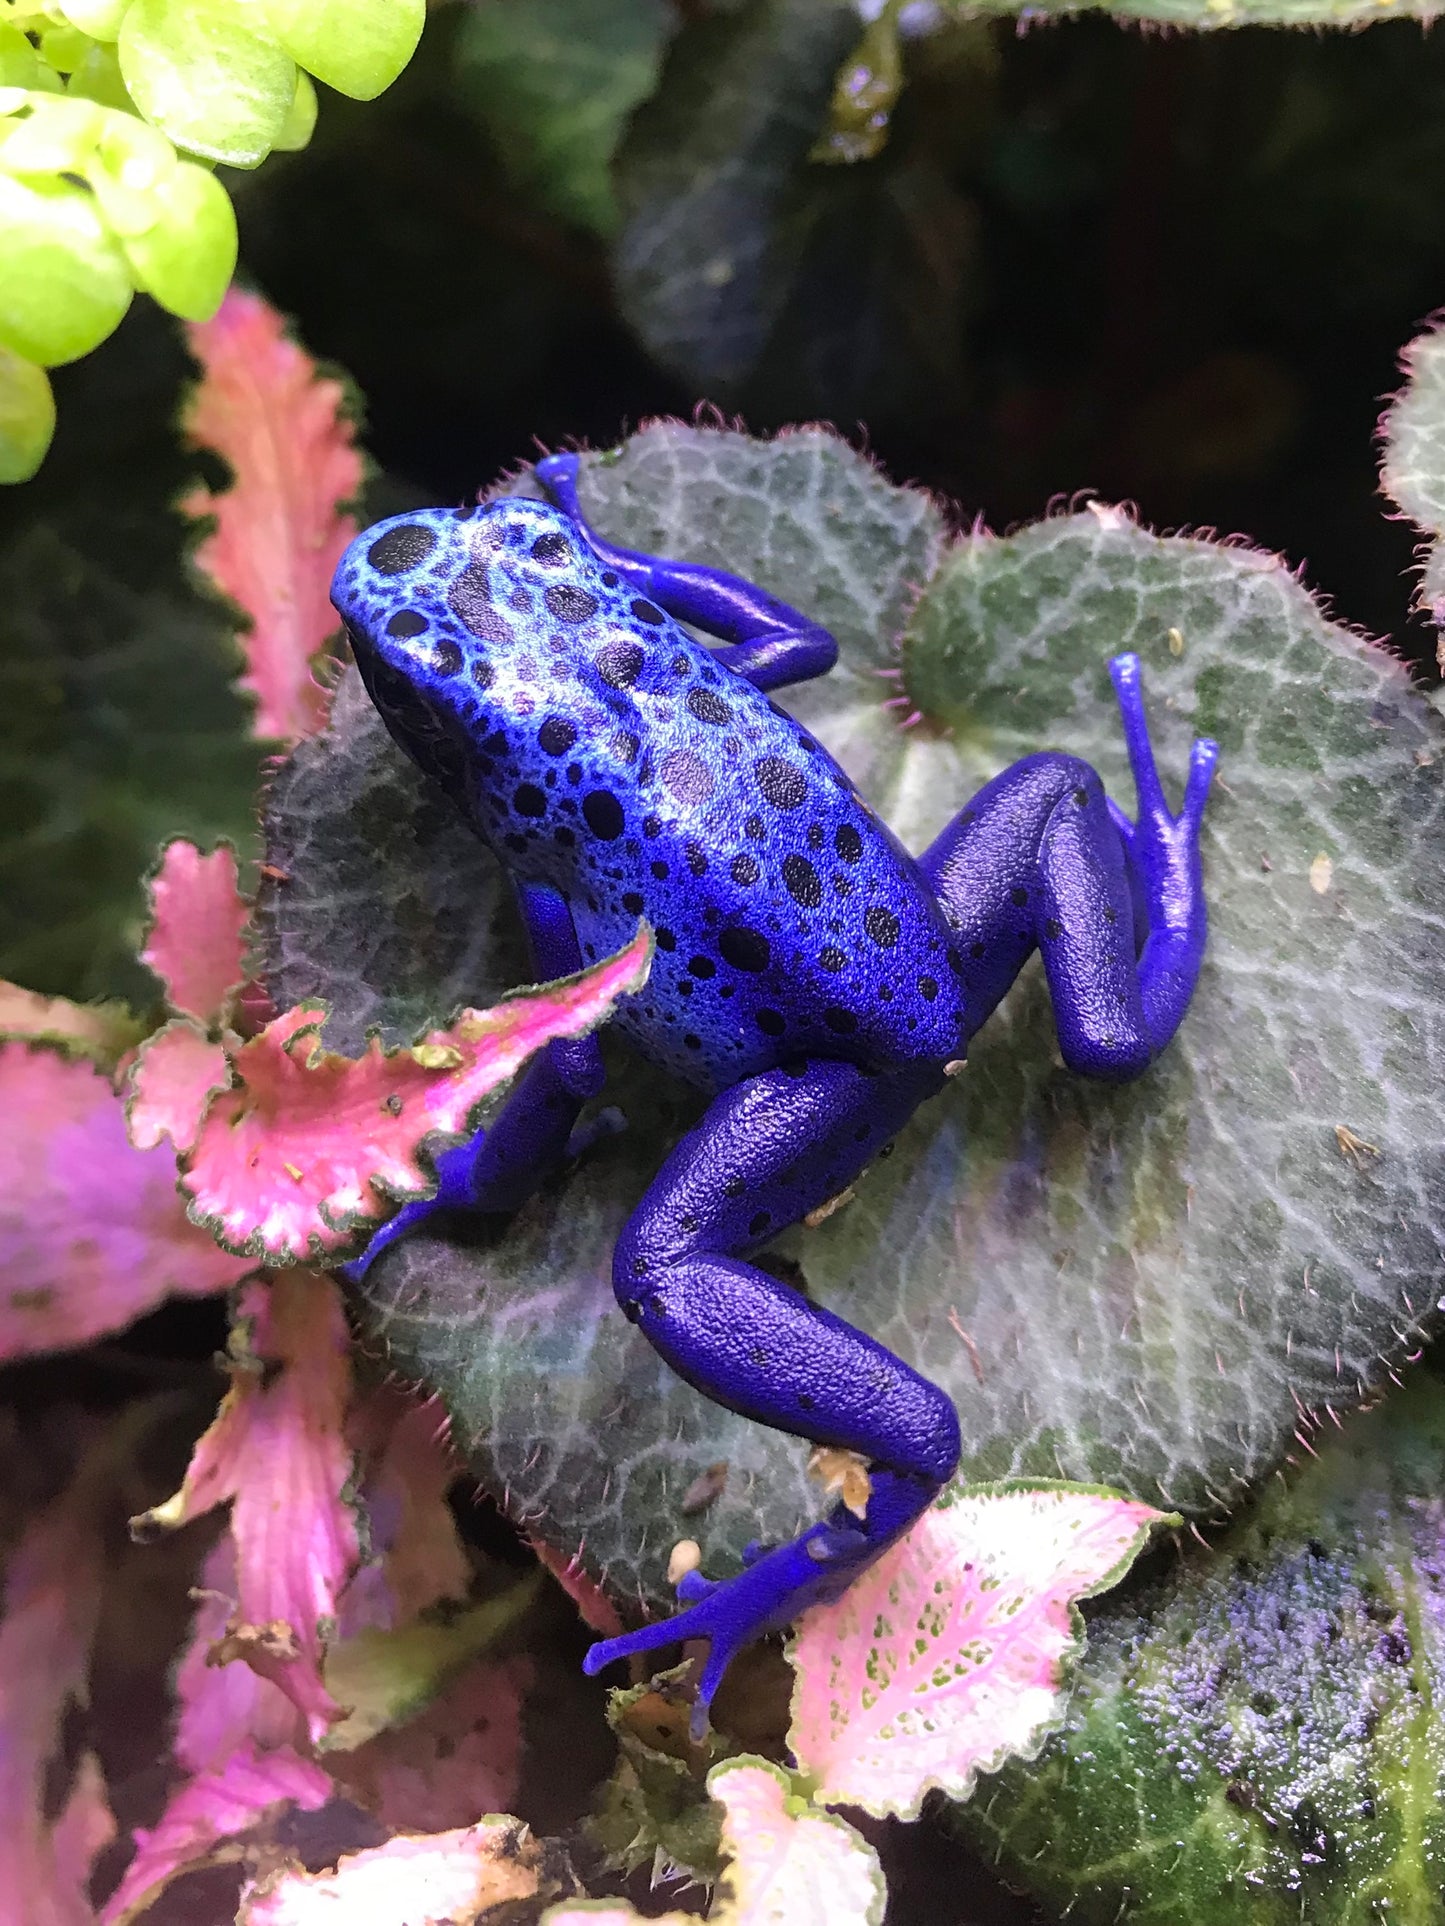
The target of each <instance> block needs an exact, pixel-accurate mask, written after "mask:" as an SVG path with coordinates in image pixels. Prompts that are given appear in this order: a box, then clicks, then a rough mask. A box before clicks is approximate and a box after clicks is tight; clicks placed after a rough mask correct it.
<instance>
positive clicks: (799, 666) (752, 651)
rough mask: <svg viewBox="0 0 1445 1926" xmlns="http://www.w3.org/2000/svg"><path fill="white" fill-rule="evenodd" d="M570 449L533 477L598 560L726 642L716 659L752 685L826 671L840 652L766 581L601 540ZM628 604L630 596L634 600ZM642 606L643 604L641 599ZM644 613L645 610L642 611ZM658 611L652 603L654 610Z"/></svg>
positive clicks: (773, 684) (777, 684) (776, 685)
mask: <svg viewBox="0 0 1445 1926" xmlns="http://www.w3.org/2000/svg"><path fill="white" fill-rule="evenodd" d="M578 466H579V464H578V460H577V457H576V455H548V456H547V457H546V458H545V459H544V460H542V461H539V462H538V463H537V479H538V481H539V482H541V484H542V486H543V487H544V488H545V489H546V490H547V492H548V494H549V495H551V497H552V499H553V501H555V502H556V504H557V506H558V507H559V508H560V509H561V510H562V512H563V513H564V514H565V515H569V516H570V517H571V518H572V520H573V521H574V522H575V523H576V524H577V526H578V528H579V529H580V530H581V531H582V533H583V534H584V535H585V536H586V538H587V541H588V543H589V544H590V545H591V547H592V549H593V550H594V551H595V553H596V554H597V556H598V558H599V560H601V561H602V562H604V563H605V564H606V565H607V567H608V568H613V569H616V571H617V573H618V574H619V575H620V576H622V578H623V580H624V581H626V582H627V583H628V584H629V585H630V586H631V587H633V588H635V589H637V590H638V591H639V592H640V593H641V594H642V595H643V596H646V597H647V598H649V599H650V600H651V601H653V602H656V603H657V604H659V606H661V607H662V608H664V609H666V610H667V613H668V614H669V615H671V616H675V617H676V619H677V620H678V621H679V622H690V623H691V624H692V625H693V627H694V628H699V629H702V630H704V631H705V632H706V633H707V634H708V635H715V636H717V637H718V638H719V639H720V640H721V641H724V642H727V643H730V644H731V645H732V646H731V647H730V648H726V649H719V650H718V652H717V659H718V661H719V662H723V663H725V664H726V665H727V667H728V668H730V669H731V670H733V672H734V673H735V674H736V675H741V676H745V677H746V678H747V680H748V681H749V682H751V683H752V684H753V686H754V687H755V688H758V689H781V688H784V687H786V685H787V684H788V683H790V682H806V681H807V680H809V678H810V677H812V676H817V675H826V674H827V672H828V670H829V669H831V668H832V667H833V665H834V663H835V662H836V661H837V660H838V644H837V643H836V642H835V641H834V640H833V637H832V636H831V635H830V634H829V633H828V631H827V629H825V628H820V627H819V625H818V624H817V623H816V622H810V621H809V620H808V618H807V616H805V615H800V614H799V612H798V611H797V609H794V608H790V607H789V606H788V604H787V603H786V602H780V601H779V600H778V599H777V597H776V596H773V595H769V594H768V593H767V591H766V590H765V589H760V588H758V587H757V586H756V585H755V584H754V583H752V582H745V581H744V580H743V579H742V577H741V576H738V575H729V574H727V573H726V571H725V570H723V569H720V568H704V567H703V565H702V564H701V563H700V562H673V561H667V560H665V559H664V558H663V557H662V556H659V555H644V554H642V553H641V552H640V551H639V550H637V549H631V548H618V547H616V546H615V545H614V544H613V543H611V542H608V541H604V540H603V538H602V537H601V536H600V535H599V534H597V532H596V530H595V529H593V528H592V527H591V525H590V524H589V523H588V521H587V518H586V517H585V516H584V515H583V513H582V504H581V503H580V502H579V501H578V499H577V472H578ZM633 606H634V610H635V609H636V606H637V605H636V604H634V605H633ZM642 606H643V608H644V609H645V608H646V606H647V604H646V602H644V603H643V605H642ZM641 619H642V620H644V621H645V620H646V619H647V618H646V616H645V615H644V616H642V617H641ZM653 619H654V620H655V619H656V611H654V613H653Z"/></svg>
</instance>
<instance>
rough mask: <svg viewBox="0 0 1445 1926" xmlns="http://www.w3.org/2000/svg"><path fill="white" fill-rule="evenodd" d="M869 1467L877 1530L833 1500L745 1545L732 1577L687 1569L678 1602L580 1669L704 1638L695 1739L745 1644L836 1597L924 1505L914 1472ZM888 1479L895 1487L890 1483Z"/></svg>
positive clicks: (600, 1647) (598, 1648) (596, 1649)
mask: <svg viewBox="0 0 1445 1926" xmlns="http://www.w3.org/2000/svg"><path fill="white" fill-rule="evenodd" d="M873 1475H874V1486H875V1494H876V1495H877V1496H878V1497H879V1498H880V1499H881V1503H880V1505H879V1507H878V1509H879V1513H880V1523H881V1524H882V1525H883V1529H882V1530H881V1531H877V1530H875V1531H870V1530H869V1529H868V1528H867V1527H866V1526H865V1525H864V1524H862V1523H860V1521H859V1520H858V1519H857V1518H856V1517H854V1515H853V1514H852V1513H851V1512H849V1511H847V1510H846V1509H845V1508H844V1507H842V1506H839V1507H837V1509H835V1510H834V1512H833V1513H832V1515H831V1516H830V1517H829V1518H828V1519H827V1520H826V1521H825V1522H824V1523H822V1524H819V1525H813V1526H812V1527H810V1529H809V1530H807V1531H805V1532H804V1533H803V1534H802V1535H801V1536H800V1537H798V1538H795V1539H793V1540H792V1541H791V1542H790V1543H788V1544H786V1545H778V1546H775V1547H774V1548H773V1549H772V1550H771V1551H758V1548H757V1547H754V1546H749V1548H748V1549H749V1551H758V1555H757V1556H756V1557H755V1558H753V1559H752V1560H751V1561H749V1562H748V1563H746V1564H745V1566H744V1569H743V1570H742V1571H740V1572H738V1573H736V1574H735V1576H733V1577H732V1578H724V1579H709V1578H704V1577H703V1575H702V1573H701V1572H688V1573H687V1574H686V1576H685V1577H684V1578H683V1579H682V1580H681V1582H680V1583H679V1584H678V1587H677V1594H678V1597H679V1598H680V1599H681V1600H682V1602H683V1604H684V1606H685V1607H686V1609H685V1610H683V1611H681V1612H678V1613H677V1614H676V1616H675V1617H673V1618H666V1619H659V1620H658V1621H657V1622H656V1623H655V1624H652V1625H644V1626H643V1627H642V1628H641V1629H640V1630H639V1631H636V1632H625V1633H623V1634H622V1635H621V1636H620V1637H618V1638H609V1639H603V1640H602V1641H601V1642H600V1643H598V1644H596V1645H594V1646H593V1647H592V1648H591V1650H590V1651H589V1652H588V1654H587V1656H586V1658H585V1659H584V1660H583V1661H582V1668H583V1670H584V1671H585V1672H587V1673H588V1674H589V1675H592V1674H595V1673H597V1672H600V1671H601V1670H602V1669H603V1667H604V1666H607V1665H611V1664H612V1663H613V1661H614V1660H615V1659H623V1658H633V1657H635V1656H637V1655H638V1654H640V1653H643V1652H655V1651H657V1650H659V1649H660V1648H661V1647H662V1646H666V1645H677V1644H680V1643H682V1642H683V1641H684V1640H687V1639H694V1638H702V1639H706V1640H707V1641H708V1648H709V1649H708V1655H707V1661H706V1663H705V1664H704V1666H703V1668H702V1672H701V1675H700V1676H699V1679H698V1683H697V1701H696V1703H695V1705H694V1706H693V1711H692V1722H691V1729H692V1736H693V1738H694V1739H701V1738H702V1736H703V1734H704V1733H705V1732H706V1730H707V1722H708V1708H709V1706H710V1705H711V1703H712V1700H713V1695H714V1694H715V1693H716V1691H717V1689H718V1686H719V1685H720V1684H721V1683H722V1678H723V1674H724V1673H725V1672H726V1671H727V1668H728V1666H729V1664H730V1663H731V1662H732V1660H733V1659H734V1658H735V1657H736V1656H737V1654H738V1653H739V1652H740V1651H742V1649H743V1648H744V1646H747V1645H751V1644H752V1643H753V1641H754V1639H758V1638H761V1637H762V1636H763V1635H764V1634H765V1633H767V1632H780V1631H782V1630H783V1629H784V1627H785V1626H787V1625H790V1624H791V1623H792V1621H793V1620H794V1619H795V1618H797V1617H798V1615H799V1614H800V1613H802V1612H805V1611H807V1610H808V1608H809V1607H810V1606H813V1605H822V1604H826V1603H829V1602H830V1601H832V1600H834V1599H838V1598H841V1597H842V1595H843V1593H844V1592H845V1591H847V1589H848V1587H849V1585H850V1584H851V1583H852V1582H853V1580H854V1579H855V1578H856V1577H857V1576H858V1574H859V1573H860V1572H861V1571H863V1570H864V1569H866V1567H867V1566H869V1565H871V1564H872V1563H873V1561H874V1559H875V1558H877V1557H878V1556H879V1554H880V1553H881V1552H883V1551H885V1550H886V1549H887V1548H888V1546H889V1545H891V1544H892V1543H893V1541H894V1539H895V1538H897V1537H898V1536H899V1535H900V1534H901V1532H902V1531H903V1530H905V1529H906V1527H907V1525H908V1524H910V1523H911V1522H912V1520H913V1518H915V1517H916V1516H917V1515H918V1513H919V1511H920V1510H922V1509H923V1504H925V1503H926V1502H927V1496H926V1495H925V1494H924V1493H923V1492H922V1491H921V1490H920V1488H919V1482H918V1480H916V1479H898V1478H896V1477H895V1476H894V1474H891V1473H889V1472H886V1471H878V1470H875V1472H874V1474H873ZM895 1485H896V1486H897V1487H898V1490H897V1491H894V1490H892V1489H890V1487H893V1486H895ZM880 1487H882V1489H881V1490H880ZM920 1499H922V1501H923V1502H922V1503H920V1502H919V1501H920ZM900 1500H902V1503H901V1504H900V1502H899V1501H900ZM872 1509H873V1507H872V1506H871V1505H870V1511H871V1510H872Z"/></svg>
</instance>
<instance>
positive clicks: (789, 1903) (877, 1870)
mask: <svg viewBox="0 0 1445 1926" xmlns="http://www.w3.org/2000/svg"><path fill="white" fill-rule="evenodd" d="M707 1789H708V1791H709V1792H710V1793H711V1794H712V1796H713V1798H714V1799H716V1800H717V1801H718V1803H719V1804H720V1805H721V1806H722V1809H723V1827H722V1844H723V1851H724V1852H725V1853H726V1854H727V1856H728V1860H729V1864H728V1865H727V1867H726V1868H725V1869H724V1871H723V1874H722V1877H721V1878H720V1879H719V1881H718V1885H717V1892H716V1894H715V1896H714V1899H713V1903H712V1905H711V1907H710V1908H709V1909H708V1914H707V1917H708V1919H709V1921H710V1922H711V1926H768V1923H769V1922H771V1921H778V1922H786V1926H881V1922H882V1919H883V1909H884V1906H885V1904H886V1903H887V1891H886V1888H885V1886H884V1883H883V1869H882V1867H881V1866H880V1865H879V1863H878V1855H877V1853H875V1852H874V1850H873V1848H872V1847H871V1846H870V1845H869V1844H868V1843H867V1841H866V1840H864V1839H862V1838H861V1837H860V1836H859V1835H858V1834H857V1833H856V1832H855V1831H854V1830H853V1828H852V1827H851V1826H850V1825H848V1824H847V1823H846V1821H844V1820H842V1819H840V1818H838V1816H837V1815H836V1814H835V1813H831V1812H819V1811H818V1810H817V1808H816V1807H813V1806H810V1805H809V1804H808V1802H807V1800H806V1799H803V1798H800V1797H799V1796H798V1795H797V1794H796V1793H794V1792H793V1790H792V1786H791V1784H790V1781H789V1779H788V1775H787V1774H786V1773H785V1772H783V1771H782V1770H780V1768H779V1767H777V1766H775V1765H769V1764H767V1763H766V1762H765V1761H763V1760H761V1759H753V1758H748V1757H746V1756H745V1757H743V1758H740V1759H728V1760H725V1761H724V1762H723V1764H722V1765H718V1766H714V1767H713V1769H712V1771H711V1772H710V1773H709V1774H708V1775H707ZM690 1917H691V1915H685V1914H683V1913H666V1914H664V1915H663V1916H662V1918H661V1919H658V1918H657V1917H656V1916H655V1915H654V1916H653V1917H652V1920H651V1923H650V1926H685V1922H686V1920H687V1919H688V1918H690ZM542 1926H648V1922H647V1921H646V1920H645V1919H644V1916H643V1914H641V1913H638V1912H634V1911H633V1909H632V1908H631V1907H630V1906H623V1905H617V1904H615V1903H614V1904H607V1903H603V1904H601V1905H592V1904H590V1903H587V1902H584V1903H582V1904H581V1905H577V1904H574V1903H572V1902H568V1901H564V1902H563V1904H562V1905H560V1906H553V1907H551V1908H550V1909H549V1910H548V1911H547V1912H545V1913H544V1914H543V1915H542Z"/></svg>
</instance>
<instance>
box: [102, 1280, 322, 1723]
mask: <svg viewBox="0 0 1445 1926" xmlns="http://www.w3.org/2000/svg"><path fill="white" fill-rule="evenodd" d="M232 1354H233V1358H234V1363H233V1365H232V1374H231V1389H230V1390H229V1391H228V1392H227V1393H226V1396H225V1398H224V1399H223V1401H222V1403H221V1408H220V1410H219V1411H218V1412H217V1414H216V1418H215V1421H214V1422H213V1424H212V1425H211V1427H210V1429H209V1430H208V1431H207V1432H206V1434H205V1436H204V1437H203V1438H202V1439H201V1440H200V1442H199V1443H198V1444H197V1446H196V1448H195V1450H194V1452H193V1453H192V1456H191V1463H190V1468H189V1469H188V1471H187V1472H186V1478H185V1483H184V1484H183V1485H182V1486H181V1489H180V1490H179V1491H178V1492H177V1493H176V1494H175V1496H174V1497H173V1498H170V1499H168V1500H167V1501H166V1503H165V1504H163V1505H158V1506H157V1507H156V1508H155V1509H154V1510H153V1511H149V1512H145V1513H143V1514H142V1515H141V1516H140V1517H139V1518H137V1519H134V1520H132V1529H133V1530H134V1531H136V1533H137V1534H138V1535H141V1536H144V1535H145V1534H147V1533H148V1532H153V1531H169V1530H173V1529H174V1528H175V1527H176V1526H178V1525H183V1524H186V1523H187V1522H188V1521H189V1520H190V1519H192V1518H195V1517H198V1516H199V1515H200V1514H201V1513H202V1512H205V1511H209V1510H210V1508H211V1507H212V1506H213V1505H217V1504H221V1503H223V1502H224V1501H225V1500H226V1499H228V1498H229V1499H231V1500H232V1501H233V1503H232V1509H231V1533H232V1536H233V1537H234V1539H235V1542H236V1609H235V1612H234V1613H233V1614H232V1616H231V1617H230V1619H229V1620H228V1622H227V1627H226V1631H225V1633H224V1635H223V1637H222V1639H221V1640H220V1642H219V1643H218V1644H217V1645H216V1646H215V1647H213V1648H212V1653H211V1659H212V1662H213V1663H215V1664H222V1665H224V1664H229V1663H232V1662H233V1661H235V1660H238V1659H239V1660H242V1661H244V1662H245V1663H246V1664H247V1665H249V1666H250V1667H251V1669H252V1670H253V1671H255V1672H257V1673H259V1674H260V1675H261V1677H262V1678H266V1679H270V1680H271V1681H273V1682H274V1683H275V1684H276V1685H278V1686H280V1688H281V1690H282V1691H283V1692H284V1693H285V1694H286V1696H287V1697H288V1698H289V1699H290V1700H291V1702H292V1703H293V1704H294V1705H295V1706H296V1707H297V1708H298V1710H299V1711H300V1712H301V1713H302V1714H303V1715H304V1717H305V1719H306V1724H307V1731H308V1733H309V1735H310V1738H311V1740H312V1742H313V1743H315V1742H316V1741H318V1740H320V1739H321V1738H322V1737H324V1735H325V1733H326V1731H327V1729H328V1727H329V1726H330V1725H331V1724H332V1723H333V1722H334V1721H335V1720H336V1719H338V1718H339V1717H341V1715H342V1708H341V1707H339V1706H338V1705H336V1703H335V1702H334V1700H333V1699H332V1698H331V1695H330V1694H329V1693H328V1692H327V1690H326V1688H325V1686H324V1685H323V1684H322V1681H321V1661H322V1658H323V1655H324V1653H325V1648H326V1639H327V1636H328V1632H329V1628H330V1626H331V1624H332V1622H333V1621H334V1620H335V1617H336V1609H337V1600H338V1599H339V1597H340V1595H341V1591H342V1588H343V1587H344V1586H345V1584H346V1581H347V1579H348V1578H349V1577H350V1575H351V1573H352V1571H353V1570H354V1569H355V1566H356V1562H357V1557H358V1555H359V1547H358V1543H357V1532H356V1520H355V1517H354V1515H353V1513H352V1509H351V1506H350V1504H349V1502H348V1500H347V1498H346V1497H345V1496H344V1494H345V1492H346V1490H347V1487H348V1485H349V1482H350V1479H351V1473H352V1454H351V1450H350V1447H349V1446H348V1445H347V1443H346V1439H345V1436H344V1433H343V1420H344V1417H345V1411H346V1404H347V1399H348V1397H349V1395H350V1391H351V1363H350V1347H349V1340H348V1334H347V1328H346V1318H345V1315H344V1313H343V1311H342V1308H341V1298H340V1294H339V1292H338V1291H337V1288H336V1285H335V1283H334V1281H333V1280H332V1279H331V1278H329V1277H324V1276H320V1275H318V1274H317V1273H315V1272H311V1271H287V1272H284V1273H283V1274H282V1275H281V1276H279V1277H277V1278H275V1279H274V1280H273V1281H272V1282H271V1283H270V1284H269V1285H267V1284H265V1283H260V1282H258V1283H255V1284H252V1285H250V1286H248V1287H247V1289H246V1290H245V1292H244V1293H243V1296H242V1300H241V1307H240V1321H239V1322H238V1324H237V1327H236V1330H235V1331H234V1332H233V1333H232ZM277 1364H279V1365H280V1366H281V1369H280V1370H279V1371H275V1372H274V1373H268V1372H267V1370H266V1369H265V1367H266V1366H271V1365H277Z"/></svg>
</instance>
